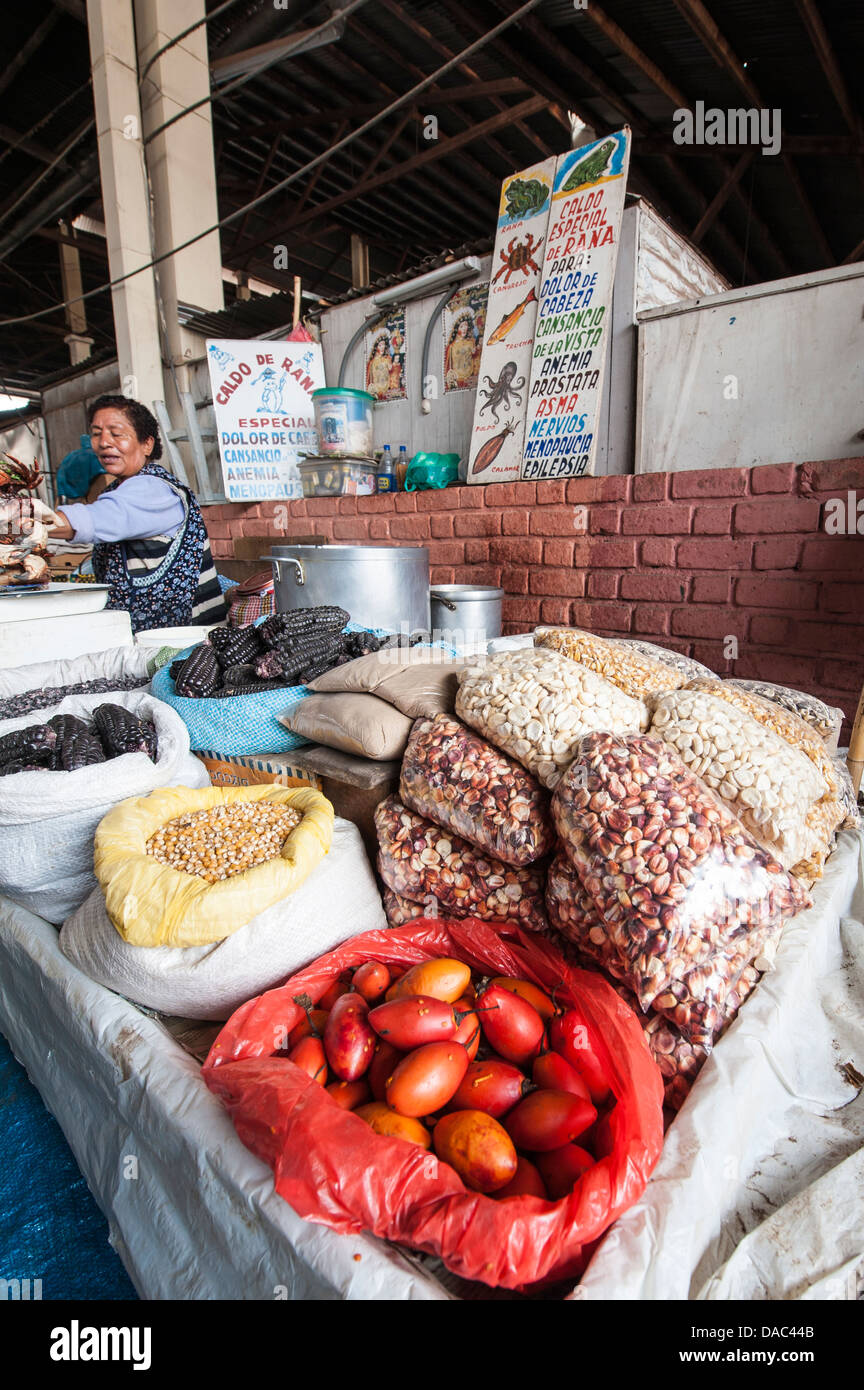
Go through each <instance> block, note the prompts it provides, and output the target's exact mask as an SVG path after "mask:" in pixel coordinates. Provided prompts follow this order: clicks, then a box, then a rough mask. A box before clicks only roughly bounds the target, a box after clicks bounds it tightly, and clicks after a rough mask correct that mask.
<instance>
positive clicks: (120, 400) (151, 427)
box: [87, 396, 162, 463]
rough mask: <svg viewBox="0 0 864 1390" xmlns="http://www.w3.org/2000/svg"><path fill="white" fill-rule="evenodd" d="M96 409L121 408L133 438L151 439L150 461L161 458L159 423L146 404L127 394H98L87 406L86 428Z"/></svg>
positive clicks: (141, 440) (140, 440) (141, 442)
mask: <svg viewBox="0 0 864 1390" xmlns="http://www.w3.org/2000/svg"><path fill="white" fill-rule="evenodd" d="M97 410H122V412H123V414H124V415H125V416H126V419H127V420H128V421H129V424H130V425H131V426H132V428H133V430H134V431H135V438H136V439H137V440H138V443H139V444H143V443H144V440H145V439H152V440H153V451H152V453H151V454H150V460H151V462H152V463H155V462H156V460H157V459H161V457H162V440H161V439H160V438H159V425H158V424H157V422H156V416H155V415H153V414H151V412H150V411H149V410H148V409H147V407H146V405H142V404H141V402H140V401H130V399H129V397H128V396H98V397H97V398H96V400H95V401H94V402H93V404H92V405H90V406H88V408H87V429H88V430H89V429H90V426H91V425H92V424H93V416H94V415H95V414H96V412H97Z"/></svg>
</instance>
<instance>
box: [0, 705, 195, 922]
mask: <svg viewBox="0 0 864 1390" xmlns="http://www.w3.org/2000/svg"><path fill="white" fill-rule="evenodd" d="M104 704H114V705H122V706H123V708H124V709H128V710H131V711H132V712H133V713H134V714H136V715H137V716H138V718H139V719H149V720H151V721H152V723H153V724H154V725H155V726H156V737H157V740H158V745H159V746H158V753H157V760H156V762H155V763H154V762H151V760H150V758H149V757H148V755H147V754H146V753H124V754H123V756H122V757H120V758H112V759H110V760H109V761H108V762H104V763H96V764H94V765H93V766H92V767H82V768H79V770H78V771H77V772H47V771H45V770H43V769H40V770H39V771H38V772H16V773H12V774H11V776H7V777H0V838H2V845H3V854H2V858H0V892H3V893H5V895H6V897H7V898H11V899H12V901H13V902H16V903H19V904H20V906H21V907H26V908H29V910H30V911H31V912H35V913H36V914H37V916H39V917H44V918H46V919H47V921H49V922H54V923H58V924H59V923H60V922H62V921H63V919H64V917H68V916H69V913H70V912H74V911H75V909H76V908H77V907H79V906H80V905H81V903H83V901H84V899H85V898H86V897H87V895H88V893H90V892H91V891H92V889H93V888H94V887H95V886H96V878H95V876H94V874H93V836H94V834H95V832H96V827H97V825H98V824H99V822H100V820H101V819H102V817H103V816H104V815H105V814H106V813H107V812H108V811H110V810H111V807H112V806H116V805H117V802H118V801H125V800H126V798H127V797H129V796H146V795H147V794H148V792H152V791H154V790H155V789H156V788H157V787H209V785H210V778H209V776H208V775H207V770H206V768H205V767H204V764H203V763H202V762H201V761H200V760H199V759H198V758H196V757H195V756H194V754H193V753H191V752H190V751H189V734H188V732H187V729H186V725H185V724H184V723H183V720H182V719H181V718H180V716H179V715H178V714H175V712H174V710H173V709H169V708H168V706H167V705H165V704H163V703H162V701H161V700H156V699H154V698H153V696H152V695H148V694H147V693H146V691H138V690H125V691H115V692H112V693H111V694H109V695H67V697H66V699H65V700H61V702H60V704H59V705H56V706H55V707H54V709H50V710H34V711H33V713H32V714H26V715H23V716H22V717H21V718H20V719H5V720H3V721H2V722H0V735H3V734H9V733H12V732H13V730H15V729H24V728H27V727H28V725H31V724H42V723H44V722H45V720H46V719H47V718H48V717H49V715H52V714H77V715H78V716H79V718H81V719H87V718H88V717H89V715H90V714H91V712H92V711H93V710H94V709H96V708H97V707H98V706H99V705H104Z"/></svg>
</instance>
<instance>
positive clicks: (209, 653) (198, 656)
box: [174, 642, 222, 700]
mask: <svg viewBox="0 0 864 1390" xmlns="http://www.w3.org/2000/svg"><path fill="white" fill-rule="evenodd" d="M221 685H222V671H221V669H220V666H219V658H218V657H217V655H216V652H215V651H214V649H213V647H211V646H210V645H209V644H208V643H207V642H202V643H201V645H200V647H196V648H195V650H194V652H191V653H190V655H189V656H187V658H186V660H185V661H184V662H183V669H182V670H181V672H180V674H179V676H178V677H177V679H176V681H175V682H174V689H175V690H176V691H177V694H178V695H185V696H188V697H189V698H191V699H193V700H200V699H203V698H205V697H206V696H207V695H212V694H213V692H214V691H216V690H218V689H219V688H220V686H221Z"/></svg>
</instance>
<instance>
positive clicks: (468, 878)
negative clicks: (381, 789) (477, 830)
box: [375, 796, 548, 931]
mask: <svg viewBox="0 0 864 1390" xmlns="http://www.w3.org/2000/svg"><path fill="white" fill-rule="evenodd" d="M375 830H376V833H377V835H378V872H379V874H380V875H381V877H382V879H383V880H384V882H385V883H386V885H387V887H388V888H392V890H393V891H394V893H398V894H399V895H400V896H401V897H403V898H409V899H410V900H411V901H412V902H417V903H428V902H429V901H430V900H432V899H434V900H435V902H437V904H438V910H439V911H442V912H446V913H451V912H452V913H453V914H454V915H455V916H457V917H470V916H474V917H480V918H482V919H483V921H512V922H518V923H519V925H520V926H522V927H527V929H528V930H529V931H545V930H546V929H547V925H548V924H547V922H546V913H545V911H544V908H543V888H544V884H545V881H546V866H545V864H532V865H530V866H529V867H526V868H521V869H520V868H516V867H514V866H513V865H510V864H502V862H501V861H500V860H499V859H493V858H492V856H491V855H490V854H484V853H483V851H482V850H479V849H475V848H474V846H473V845H469V843H468V841H467V840H463V839H462V838H461V837H460V836H458V835H454V834H453V833H452V832H451V831H449V830H442V829H441V827H440V826H438V825H433V823H432V821H430V820H427V819H426V818H425V816H418V815H417V814H416V812H414V811H409V810H408V809H407V807H405V806H403V805H402V803H401V801H400V800H399V798H398V797H396V796H388V797H387V799H386V801H382V802H381V803H380V804H379V805H378V806H377V807H376V808H375Z"/></svg>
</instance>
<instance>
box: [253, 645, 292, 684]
mask: <svg viewBox="0 0 864 1390" xmlns="http://www.w3.org/2000/svg"><path fill="white" fill-rule="evenodd" d="M285 665H286V662H285V657H284V656H283V655H282V653H281V652H280V651H272V652H265V653H264V655H263V656H259V657H258V658H257V659H256V660H255V662H254V663H253V669H254V672H255V677H256V678H257V679H258V680H264V681H268V680H275V679H278V678H279V677H282V676H284V675H285Z"/></svg>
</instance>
